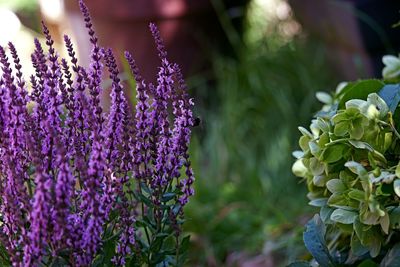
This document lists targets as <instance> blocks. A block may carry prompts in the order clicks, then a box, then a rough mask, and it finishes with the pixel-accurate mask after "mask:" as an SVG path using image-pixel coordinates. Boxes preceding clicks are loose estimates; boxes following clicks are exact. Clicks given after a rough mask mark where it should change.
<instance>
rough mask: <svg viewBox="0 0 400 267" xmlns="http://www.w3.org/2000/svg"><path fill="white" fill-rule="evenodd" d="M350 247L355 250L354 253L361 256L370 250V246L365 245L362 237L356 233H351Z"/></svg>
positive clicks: (352, 250)
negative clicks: (359, 237)
mask: <svg viewBox="0 0 400 267" xmlns="http://www.w3.org/2000/svg"><path fill="white" fill-rule="evenodd" d="M350 247H351V252H353V253H354V255H356V256H359V257H360V256H362V255H364V254H365V253H367V252H368V248H367V247H365V246H363V244H361V241H360V239H358V237H357V235H356V234H355V233H353V234H352V235H351V240H350Z"/></svg>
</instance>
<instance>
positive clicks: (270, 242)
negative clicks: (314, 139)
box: [185, 1, 337, 266]
mask: <svg viewBox="0 0 400 267" xmlns="http://www.w3.org/2000/svg"><path fill="white" fill-rule="evenodd" d="M264 2H265V1H264ZM270 5H271V6H267V5H262V1H252V2H251V3H250V5H249V7H248V10H247V14H246V20H245V25H246V26H245V28H244V35H243V38H242V40H241V41H240V42H237V43H233V44H232V45H233V47H234V51H236V53H237V54H236V56H234V57H229V56H221V55H215V56H214V57H213V74H214V77H215V84H212V85H208V86H204V87H202V86H199V85H198V84H196V85H195V86H192V88H195V93H196V95H197V96H198V98H200V99H201V100H202V102H203V101H204V102H205V103H207V105H201V106H198V107H197V108H198V110H197V114H198V115H199V116H200V118H201V119H202V121H203V122H202V124H201V126H200V128H198V129H196V131H195V135H194V142H193V143H192V146H191V152H192V159H193V162H194V164H195V171H196V173H197V180H196V195H195V197H194V199H193V200H192V202H191V204H190V205H189V206H188V208H187V211H186V212H187V213H186V214H187V215H186V216H187V220H188V221H187V224H186V226H185V229H186V230H187V231H189V232H191V233H192V237H193V243H194V245H193V247H192V255H191V257H190V259H191V264H189V265H198V266H221V265H222V264H223V263H225V264H226V266H235V265H237V266H244V265H245V264H250V265H248V266H280V265H285V264H287V263H288V262H290V261H292V260H294V259H295V258H296V257H299V256H300V255H302V254H303V253H304V250H303V246H302V237H301V233H302V229H303V227H302V224H303V223H304V216H305V217H306V218H308V217H307V216H308V215H304V214H307V212H309V211H310V209H309V208H308V207H307V200H306V197H305V194H306V193H305V190H304V188H303V187H304V186H303V185H299V180H297V179H295V178H293V175H292V173H291V165H292V162H293V159H292V156H291V151H293V150H294V149H295V148H296V146H297V144H296V141H295V140H297V139H296V138H297V137H298V136H299V134H298V132H297V126H298V125H304V124H305V123H307V122H308V121H309V120H310V117H311V116H312V113H313V112H314V111H315V110H317V109H318V108H317V106H316V105H315V104H316V103H315V92H316V91H318V90H330V89H332V88H334V87H335V85H336V83H337V81H336V80H334V79H333V78H332V76H333V75H332V73H331V71H330V69H329V66H328V64H327V62H326V58H325V55H326V53H327V51H326V48H324V46H323V45H322V44H320V43H318V42H315V41H312V40H310V39H308V38H307V37H306V36H305V35H304V33H303V32H302V31H301V28H300V26H299V25H298V24H297V22H296V21H294V19H293V17H292V14H291V11H290V7H289V6H288V5H287V3H286V2H284V1H272V3H270ZM220 12H221V10H220ZM222 12H223V11H222ZM220 16H221V17H223V16H224V14H223V13H220ZM225 30H227V31H233V27H229V26H228V25H225ZM229 35H235V33H234V32H231V33H228V36H229ZM232 39H233V40H239V39H235V38H231V40H232ZM189 81H190V82H194V81H193V80H189ZM196 82H197V83H198V82H199V81H198V80H197V81H196ZM206 84H207V83H206ZM204 99H206V100H204Z"/></svg>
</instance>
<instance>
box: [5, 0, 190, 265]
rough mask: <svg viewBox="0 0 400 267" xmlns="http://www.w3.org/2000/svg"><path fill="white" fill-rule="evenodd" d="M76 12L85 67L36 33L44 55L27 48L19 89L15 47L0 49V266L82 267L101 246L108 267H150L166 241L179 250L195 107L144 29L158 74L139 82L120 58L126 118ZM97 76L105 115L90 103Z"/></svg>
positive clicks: (99, 51) (103, 56)
mask: <svg viewBox="0 0 400 267" xmlns="http://www.w3.org/2000/svg"><path fill="white" fill-rule="evenodd" d="M79 4H80V8H81V11H82V14H83V16H84V21H85V26H86V28H87V29H88V33H89V37H90V42H91V43H92V46H93V49H92V52H91V55H90V57H91V64H90V66H89V67H88V68H84V67H82V66H81V65H79V62H78V59H77V58H76V55H75V51H74V47H73V44H72V42H71V40H70V38H69V37H68V36H65V37H64V41H65V46H66V50H67V52H68V57H69V58H68V59H64V58H60V56H59V55H58V53H57V52H56V51H55V49H54V41H53V39H52V37H51V35H50V33H49V30H48V29H47V27H46V26H45V25H44V24H43V25H42V26H43V33H44V36H45V46H42V44H41V43H40V42H39V41H38V40H37V39H35V51H34V52H33V53H32V56H31V59H32V64H33V67H34V69H35V75H32V76H31V77H30V85H31V90H28V84H27V83H26V82H25V81H24V78H23V74H22V70H21V68H22V66H21V64H20V59H19V57H18V54H17V51H16V49H15V47H14V45H13V44H12V43H9V45H8V48H5V47H1V46H0V65H1V70H2V71H1V78H0V179H1V183H0V200H1V201H0V246H2V247H3V249H4V250H5V251H6V252H7V255H3V254H1V253H0V254H1V255H0V256H1V257H2V258H5V259H3V260H4V261H5V262H8V263H9V264H10V265H12V266H50V265H51V264H54V262H57V263H58V264H59V265H62V264H64V265H66V266H91V264H93V261H94V259H96V260H98V259H100V258H102V257H103V258H104V255H103V256H101V255H100V254H101V253H104V246H105V244H107V245H108V246H109V245H110V242H111V244H112V245H113V247H114V249H113V251H114V254H113V257H112V260H111V262H112V264H113V265H115V266H124V265H126V264H127V263H126V262H127V259H130V260H131V261H132V262H134V261H135V258H136V260H137V261H136V262H140V260H143V259H144V261H146V260H147V261H148V262H147V264H150V265H151V264H152V263H151V262H150V261H151V260H153V263H154V262H156V260H155V261H154V259H151V256H154V255H155V256H157V255H156V254H157V253H156V252H155V251H154V246H155V245H154V244H153V243H154V242H158V243H159V240H158V239H159V237H160V236H163V235H168V234H169V233H170V232H172V235H173V236H174V238H175V240H177V241H176V242H177V243H176V245H175V246H177V247H179V238H178V237H179V235H180V224H181V223H182V216H183V211H182V208H183V206H184V205H185V204H186V203H187V202H188V198H189V197H190V196H191V195H193V193H194V191H193V188H192V184H193V182H194V176H193V171H192V169H191V163H190V160H189V154H188V145H189V141H190V135H191V127H193V126H194V119H193V114H192V106H193V101H192V99H191V98H190V97H189V95H188V92H187V87H186V85H185V82H184V80H183V78H182V74H181V70H180V68H179V66H178V65H177V64H173V63H170V62H169V61H168V59H167V53H166V51H165V48H164V45H163V42H162V40H161V37H160V33H159V32H158V29H157V28H156V26H155V25H154V24H150V31H151V33H152V34H153V37H154V39H155V42H156V46H157V50H158V53H159V57H160V60H161V67H160V69H159V72H158V75H157V83H156V84H151V83H146V81H144V80H143V78H142V77H141V76H140V74H139V69H138V66H137V65H136V63H135V61H134V59H133V57H132V55H131V54H130V53H129V52H125V58H126V60H127V62H128V64H129V66H130V71H131V73H132V75H133V77H134V79H135V81H136V89H137V103H136V106H135V107H134V108H132V107H131V105H130V103H129V102H128V100H127V99H126V97H125V94H124V90H123V87H124V83H123V81H121V80H120V78H119V77H120V76H119V70H118V67H117V64H116V59H115V56H114V54H113V52H112V51H111V49H104V48H102V47H100V45H99V44H98V40H97V37H96V35H95V32H94V30H93V26H92V23H91V19H90V16H89V12H88V9H87V7H86V6H85V4H84V3H83V2H82V1H80V2H79ZM6 50H7V51H6ZM10 55H11V56H10ZM104 69H106V70H104ZM103 70H104V71H103ZM106 73H108V74H109V78H110V80H111V82H112V90H111V107H110V111H109V112H107V113H105V112H103V109H102V107H101V104H100V97H101V93H102V88H101V83H102V78H103V76H105V75H106ZM167 229H172V230H171V231H170V232H168V230H167ZM163 231H164V232H163ZM139 240H140V242H139ZM158 243H157V246H158V249H159V250H160V249H161V247H162V245H159V244H158ZM143 251H147V252H145V254H146V253H147V254H146V256H143ZM175 254H176V255H178V254H179V249H178V251H175ZM99 255H100V256H99ZM155 256H154V257H155ZM158 256H159V255H158ZM176 261H177V259H176ZM3 263H4V262H3ZM59 265H57V266H59ZM64 265H62V266H64ZM52 266H56V265H52Z"/></svg>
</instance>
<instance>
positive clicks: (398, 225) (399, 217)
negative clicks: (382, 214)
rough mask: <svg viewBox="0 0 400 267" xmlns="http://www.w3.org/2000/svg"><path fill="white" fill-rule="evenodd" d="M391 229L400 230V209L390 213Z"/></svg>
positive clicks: (396, 208) (397, 208)
mask: <svg viewBox="0 0 400 267" xmlns="http://www.w3.org/2000/svg"><path fill="white" fill-rule="evenodd" d="M389 218H390V228H393V229H400V207H395V208H394V209H392V210H391V211H390V212H389Z"/></svg>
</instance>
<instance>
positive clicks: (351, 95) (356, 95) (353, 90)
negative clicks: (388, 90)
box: [339, 79, 385, 109]
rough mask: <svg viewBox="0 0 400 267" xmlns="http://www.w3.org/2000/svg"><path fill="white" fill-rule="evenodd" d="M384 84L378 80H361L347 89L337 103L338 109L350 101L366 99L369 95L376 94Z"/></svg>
mask: <svg viewBox="0 0 400 267" xmlns="http://www.w3.org/2000/svg"><path fill="white" fill-rule="evenodd" d="M384 85H385V84H384V83H383V82H381V81H379V80H374V79H371V80H363V81H359V82H357V83H355V84H354V85H353V86H351V87H350V88H348V89H347V90H346V92H344V93H343V96H342V98H341V100H340V102H339V109H343V108H344V107H345V103H346V102H347V101H348V100H350V99H363V100H365V99H367V97H368V95H369V94H371V93H376V92H378V91H379V90H380V89H381V88H382V87H383V86H384Z"/></svg>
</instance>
